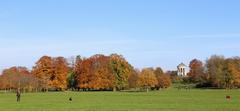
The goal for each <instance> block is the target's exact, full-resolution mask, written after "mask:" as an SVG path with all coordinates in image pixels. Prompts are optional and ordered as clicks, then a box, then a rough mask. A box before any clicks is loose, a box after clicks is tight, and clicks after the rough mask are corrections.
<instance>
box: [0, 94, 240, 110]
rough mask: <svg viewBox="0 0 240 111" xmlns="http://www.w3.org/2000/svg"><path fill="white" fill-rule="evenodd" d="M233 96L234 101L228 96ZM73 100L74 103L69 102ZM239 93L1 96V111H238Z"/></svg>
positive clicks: (239, 107) (239, 105)
mask: <svg viewBox="0 0 240 111" xmlns="http://www.w3.org/2000/svg"><path fill="white" fill-rule="evenodd" d="M226 95H230V96H231V97H232V98H231V100H226V98H225V96H226ZM69 97H72V99H73V101H69V100H68V98H69ZM239 110H240V91H239V90H230V91H229V90H200V89H194V90H176V89H170V90H164V91H152V92H148V93H147V92H49V93H25V94H22V97H21V102H20V103H17V102H16V95H15V94H13V93H11V94H9V93H0V111H239Z"/></svg>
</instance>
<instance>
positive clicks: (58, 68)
mask: <svg viewBox="0 0 240 111" xmlns="http://www.w3.org/2000/svg"><path fill="white" fill-rule="evenodd" d="M32 73H33V74H34V75H35V76H36V77H37V78H38V79H39V80H41V81H40V84H41V85H42V87H44V89H45V90H48V89H49V88H52V89H56V90H57V89H60V90H63V89H64V88H66V86H67V82H66V81H67V73H68V65H67V62H66V59H65V58H63V57H57V58H52V57H49V56H43V57H41V58H40V59H39V60H38V61H37V62H36V66H34V67H33V70H32Z"/></svg>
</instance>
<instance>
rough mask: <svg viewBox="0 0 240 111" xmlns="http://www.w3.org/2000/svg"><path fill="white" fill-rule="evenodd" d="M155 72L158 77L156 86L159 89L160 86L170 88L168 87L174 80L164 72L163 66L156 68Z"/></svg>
mask: <svg viewBox="0 0 240 111" xmlns="http://www.w3.org/2000/svg"><path fill="white" fill-rule="evenodd" d="M154 74H155V76H156V79H157V84H156V88H157V89H159V88H168V87H170V86H171V84H172V81H171V79H170V76H169V75H166V74H164V72H163V70H162V68H160V67H157V68H156V69H155V70H154Z"/></svg>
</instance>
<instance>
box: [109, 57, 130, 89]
mask: <svg viewBox="0 0 240 111" xmlns="http://www.w3.org/2000/svg"><path fill="white" fill-rule="evenodd" d="M110 67H111V70H112V73H113V75H114V76H115V87H116V88H117V89H118V90H119V89H123V88H125V87H127V85H128V78H129V76H130V74H131V73H132V71H133V67H132V66H131V65H130V64H129V63H128V62H127V61H126V60H125V59H124V57H123V56H121V55H117V54H112V55H110Z"/></svg>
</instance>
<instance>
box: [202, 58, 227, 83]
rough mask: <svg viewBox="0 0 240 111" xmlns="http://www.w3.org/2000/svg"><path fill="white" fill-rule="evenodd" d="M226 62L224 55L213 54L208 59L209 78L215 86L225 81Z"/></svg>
mask: <svg viewBox="0 0 240 111" xmlns="http://www.w3.org/2000/svg"><path fill="white" fill-rule="evenodd" d="M224 64H225V58H224V57H223V56H217V55H213V56H211V57H210V58H209V59H208V60H207V64H206V67H207V73H208V77H207V79H208V81H209V82H210V83H211V85H212V86H214V87H221V86H222V83H224V71H223V69H224Z"/></svg>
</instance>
